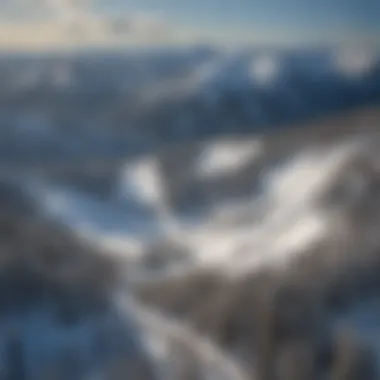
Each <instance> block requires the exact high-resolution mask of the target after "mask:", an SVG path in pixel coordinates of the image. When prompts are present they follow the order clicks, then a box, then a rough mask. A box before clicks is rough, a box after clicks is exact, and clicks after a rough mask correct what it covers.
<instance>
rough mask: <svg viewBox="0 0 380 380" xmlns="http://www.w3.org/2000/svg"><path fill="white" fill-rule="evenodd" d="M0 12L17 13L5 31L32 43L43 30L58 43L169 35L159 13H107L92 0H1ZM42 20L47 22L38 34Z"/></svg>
mask: <svg viewBox="0 0 380 380" xmlns="http://www.w3.org/2000/svg"><path fill="white" fill-rule="evenodd" d="M0 12H1V13H2V14H3V15H5V14H7V15H13V16H16V17H15V18H16V19H17V20H18V22H15V23H12V24H11V23H9V22H8V23H7V27H8V29H9V30H7V31H6V32H7V33H6V34H7V35H11V36H13V35H17V36H18V39H21V40H25V43H27V40H28V39H29V40H30V41H31V43H33V41H34V40H35V39H36V36H37V35H38V34H41V35H42V37H41V36H39V37H38V38H39V41H41V38H42V39H43V34H44V33H45V31H46V30H50V31H51V33H49V35H47V36H46V37H45V38H46V39H47V40H49V41H52V43H53V44H54V38H53V36H57V39H59V40H60V42H62V41H63V42H70V43H71V42H72V43H77V42H78V41H79V40H81V43H86V42H96V41H98V42H102V43H104V42H106V41H109V42H112V41H115V40H120V39H121V40H125V41H126V42H137V43H138V42H150V41H152V42H153V41H157V40H163V39H167V38H168V37H170V34H171V28H170V24H169V23H168V21H167V20H166V19H165V18H164V17H162V16H161V15H156V14H148V13H133V14H131V13H125V14H119V15H109V14H105V13H100V12H98V11H96V10H95V8H94V4H93V0H12V1H10V0H0ZM9 19H11V18H9ZM43 23H45V24H47V25H45V26H44V31H43V32H41V33H39V32H38V31H39V30H40V29H41V25H42V24H43ZM1 26H4V24H3V25H1V24H0V27H1ZM12 28H13V30H14V33H13V32H12ZM3 34H4V33H3ZM20 34H22V36H21V37H19V36H20ZM56 43H57V44H58V43H59V42H58V41H57V42H56Z"/></svg>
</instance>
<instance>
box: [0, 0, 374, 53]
mask: <svg viewBox="0 0 380 380" xmlns="http://www.w3.org/2000/svg"><path fill="white" fill-rule="evenodd" d="M81 4H82V5H81ZM52 15H53V16H52ZM88 15H90V18H88V17H87V16H88ZM93 15H95V18H93V17H92V16H93ZM115 15H117V17H119V16H123V17H125V18H126V19H127V21H128V26H129V27H128V28H127V32H126V33H127V34H126V35H124V37H125V38H127V39H128V41H129V43H137V44H140V43H153V44H154V43H166V42H170V41H173V42H176V43H177V42H178V41H180V42H181V43H182V42H193V41H198V42H199V41H204V42H209V41H210V40H211V41H216V42H222V43H227V44H229V43H232V44H234V43H259V44H267V43H269V44H275V45H276V44H279V45H283V44H287V43H290V44H296V45H297V44H303V45H304V44H306V45H310V44H314V43H317V44H326V43H332V44H334V43H340V42H355V43H357V42H359V43H362V42H370V43H373V42H374V43H375V44H376V45H378V46H380V21H379V20H380V0H0V28H2V30H1V31H0V32H1V33H0V40H4V41H3V42H7V41H8V40H9V37H11V38H12V40H14V39H15V38H16V37H15V36H17V38H18V39H19V40H20V41H24V40H25V42H26V43H28V41H29V40H31V41H32V40H36V41H37V40H38V41H40V42H41V41H42V42H43V43H44V41H45V40H49V39H50V40H52V41H51V43H55V42H54V41H53V37H54V36H55V35H58V34H59V33H61V32H59V33H58V32H56V31H55V29H57V28H60V27H61V26H59V25H63V24H60V23H55V22H56V21H54V20H57V17H58V19H59V20H60V21H63V20H65V22H66V23H68V24H70V23H71V22H72V21H73V20H74V19H75V20H76V21H75V22H76V23H77V25H80V27H81V28H82V29H86V28H87V30H88V33H87V36H88V37H89V38H90V39H91V38H92V39H94V40H96V39H97V38H98V37H99V38H100V39H101V38H103V36H102V35H101V34H102V33H108V32H104V31H102V28H100V29H99V28H98V29H97V31H95V29H94V25H95V24H94V23H91V22H92V21H89V20H96V19H99V20H103V19H104V20H106V21H105V23H106V24H107V23H108V21H107V20H108V17H109V16H111V19H112V17H113V16H115ZM98 16H100V18H99V17H98ZM103 16H104V17H103ZM47 19H48V20H50V21H52V24H51V25H50V26H49V28H50V29H46V30H43V29H40V30H37V29H36V28H35V24H33V22H34V21H35V20H37V23H38V22H40V21H41V20H43V21H46V20H47ZM16 20H17V22H16ZM33 20H34V21H33ZM38 20H39V21H38ZM157 20H158V21H159V23H158V24H157V22H156V21H157ZM130 21H132V23H130ZM28 22H29V23H30V22H32V24H33V25H31V26H30V27H24V26H23V25H26V24H27V23H28ZM13 23H14V25H15V28H16V29H17V28H18V29H17V30H16V29H15V28H13ZM54 23H55V24H54ZM20 24H21V26H22V27H21V29H20V28H19V27H20ZM100 24H102V25H105V24H104V23H103V21H101V22H100ZM4 25H6V28H8V29H7V30H5V29H4ZM107 25H111V24H107ZM131 25H132V27H131ZM157 25H159V26H157ZM12 28H13V29H14V30H13V29H12ZM107 28H108V27H107ZM107 28H106V29H104V30H109V29H107ZM64 30H68V29H67V28H66V29H65V28H64ZM38 33H39V34H38ZM62 33H63V32H62ZM62 33H61V34H62ZM96 33H97V34H96ZM112 33H113V32H111V34H110V35H112V36H114V35H113V34H112ZM72 36H73V35H72V34H69V37H68V38H69V39H70V38H71V39H73V38H74V37H72ZM112 36H111V37H110V38H114V37H112ZM124 37H123V38H124ZM57 38H58V37H57ZM59 38H61V37H59ZM62 38H63V39H64V38H66V37H62ZM42 42H41V43H42ZM12 43H13V42H12ZM57 43H58V42H57Z"/></svg>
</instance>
